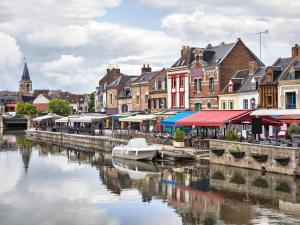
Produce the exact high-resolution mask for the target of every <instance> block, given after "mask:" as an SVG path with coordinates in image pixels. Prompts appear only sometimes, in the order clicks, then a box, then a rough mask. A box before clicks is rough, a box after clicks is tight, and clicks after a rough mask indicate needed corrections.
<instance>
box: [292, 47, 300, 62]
mask: <svg viewBox="0 0 300 225" xmlns="http://www.w3.org/2000/svg"><path fill="white" fill-rule="evenodd" d="M298 56H300V46H299V45H298V44H295V46H294V47H292V58H293V59H294V58H296V57H298Z"/></svg>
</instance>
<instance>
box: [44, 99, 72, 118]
mask: <svg viewBox="0 0 300 225" xmlns="http://www.w3.org/2000/svg"><path fill="white" fill-rule="evenodd" d="M49 112H51V113H55V114H57V115H60V116H68V115H70V113H71V107H70V103H69V102H68V101H65V100H62V99H57V98H56V99H53V100H51V101H50V102H49Z"/></svg>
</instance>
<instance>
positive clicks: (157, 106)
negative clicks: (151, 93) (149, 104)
mask: <svg viewBox="0 0 300 225" xmlns="http://www.w3.org/2000/svg"><path fill="white" fill-rule="evenodd" d="M156 108H157V109H160V108H161V106H160V100H159V98H157V99H156Z"/></svg>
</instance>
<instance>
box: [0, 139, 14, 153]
mask: <svg viewBox="0 0 300 225" xmlns="http://www.w3.org/2000/svg"><path fill="white" fill-rule="evenodd" d="M16 146H17V144H16V136H15V135H5V136H0V149H2V150H6V151H7V150H12V151H16V149H17V148H16Z"/></svg>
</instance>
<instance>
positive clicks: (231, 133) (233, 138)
mask: <svg viewBox="0 0 300 225" xmlns="http://www.w3.org/2000/svg"><path fill="white" fill-rule="evenodd" d="M225 139H226V140H227V141H240V137H239V135H238V134H237V133H235V132H234V131H228V132H227V133H226V136H225Z"/></svg>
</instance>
